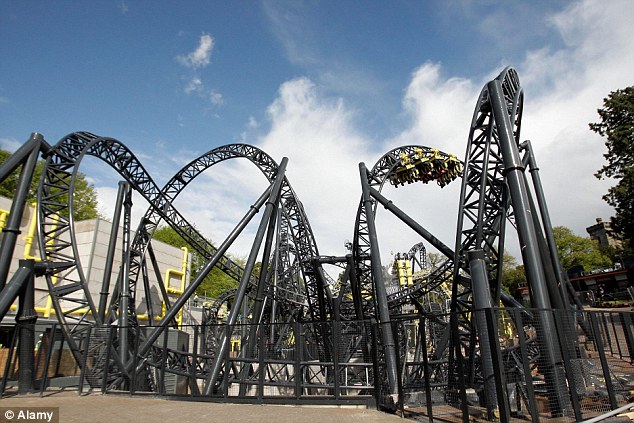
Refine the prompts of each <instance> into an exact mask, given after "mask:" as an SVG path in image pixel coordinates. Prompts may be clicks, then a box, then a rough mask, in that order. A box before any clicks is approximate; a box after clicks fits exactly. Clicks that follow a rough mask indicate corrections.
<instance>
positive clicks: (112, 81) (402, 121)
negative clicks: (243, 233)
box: [0, 0, 634, 256]
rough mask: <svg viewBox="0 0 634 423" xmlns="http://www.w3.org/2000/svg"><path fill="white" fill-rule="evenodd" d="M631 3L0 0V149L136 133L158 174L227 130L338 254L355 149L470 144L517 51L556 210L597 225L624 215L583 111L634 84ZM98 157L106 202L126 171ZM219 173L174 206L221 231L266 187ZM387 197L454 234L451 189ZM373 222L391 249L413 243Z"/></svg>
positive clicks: (232, 169)
mask: <svg viewBox="0 0 634 423" xmlns="http://www.w3.org/2000/svg"><path fill="white" fill-rule="evenodd" d="M631 16H634V3H632V2H631V1H627V0H623V1H620V0H613V1H609V2H602V1H599V0H583V1H534V2H519V1H494V0H482V1H459V0H455V1H451V0H450V1H428V2H427V1H178V2H176V1H132V0H125V1H123V0H112V1H92V2H85V1H8V0H0V146H2V147H3V148H8V149H14V148H15V147H16V146H17V145H19V144H20V143H21V142H23V141H24V140H26V139H27V138H28V136H29V134H30V133H31V132H33V131H37V132H41V133H42V134H43V135H44V136H45V138H46V139H47V140H48V141H49V142H50V143H55V142H57V140H59V139H60V138H61V137H62V136H64V135H65V134H67V133H70V132H74V131H78V130H85V131H90V132H93V133H96V134H99V135H103V136H109V137H113V138H117V139H119V140H120V141H122V142H123V143H125V144H126V145H128V146H129V147H130V148H131V149H132V150H133V151H134V152H135V154H136V155H137V156H138V157H139V158H140V159H141V160H142V162H143V163H144V164H145V166H146V167H147V168H148V170H149V171H150V173H151V174H153V175H154V176H155V178H156V180H157V181H158V182H159V183H162V182H165V181H166V180H167V179H169V177H171V175H172V174H173V173H175V172H176V171H177V170H178V169H179V168H180V167H181V166H183V165H184V164H185V163H187V162H188V161H189V160H192V159H194V158H195V157H197V156H198V155H200V154H202V153H204V152H205V151H207V150H210V149H212V148H214V147H217V146H220V145H223V144H227V143H232V142H245V143H249V144H254V145H257V146H259V147H261V148H262V149H264V150H265V151H267V152H268V153H269V154H270V155H272V156H273V157H274V158H276V160H277V161H278V162H279V161H280V160H281V158H282V157H283V156H288V157H289V159H290V162H289V167H288V177H289V179H290V181H291V183H292V184H293V187H294V189H295V191H296V193H297V194H298V195H299V197H300V199H301V200H302V201H303V203H304V205H305V208H306V210H307V213H308V217H309V219H310V220H311V224H312V226H313V229H314V232H315V234H316V237H317V241H318V245H319V247H320V250H321V252H322V253H324V254H342V253H344V251H343V247H342V246H343V241H344V240H345V239H350V238H351V236H352V231H353V225H354V215H355V212H356V207H357V203H358V197H359V194H360V187H359V182H358V168H357V165H358V163H359V162H360V161H365V162H366V163H367V164H368V165H369V166H371V165H372V164H373V163H374V162H375V161H376V160H377V159H378V158H379V157H380V156H381V155H382V154H383V153H384V152H386V151H387V150H389V149H390V148H393V147H396V146H398V145H404V144H422V145H427V146H432V147H437V148H440V149H442V150H444V151H447V152H450V153H455V154H457V155H458V156H459V157H462V156H463V155H464V150H465V142H466V138H467V135H468V129H469V124H470V119H471V114H472V113H473V107H474V105H475V101H476V99H477V95H478V93H479V91H480V89H481V88H482V85H483V84H484V83H485V82H486V81H488V80H490V79H492V78H493V77H495V76H496V75H497V74H498V73H499V72H500V71H501V70H502V69H503V68H504V67H505V66H507V65H511V66H514V67H515V68H516V69H517V70H518V72H519V75H520V79H521V81H522V83H523V86H524V89H525V91H526V102H525V115H524V121H523V138H526V139H528V138H530V139H531V140H532V141H533V144H534V146H535V149H536V151H537V161H538V163H539V165H540V169H541V172H542V178H543V180H544V185H545V190H546V194H547V196H548V199H549V206H550V208H551V212H552V215H553V216H552V218H553V223H554V224H555V225H565V226H569V227H571V228H572V229H573V230H574V231H575V232H577V233H578V234H581V235H584V236H585V235H586V234H585V231H584V228H585V227H586V226H589V225H591V224H592V223H593V222H594V219H595V218H596V217H603V218H604V219H607V218H608V217H609V216H610V214H611V210H610V208H609V207H607V205H605V203H604V202H603V201H602V200H601V195H602V194H603V193H604V192H605V191H606V190H607V187H608V186H609V185H610V182H609V181H603V182H602V181H598V180H596V178H594V177H593V176H592V175H593V173H594V172H596V170H598V169H599V168H600V167H601V165H602V163H603V158H602V154H603V152H604V146H603V143H602V141H601V139H600V138H598V137H597V136H596V135H595V134H593V133H591V132H590V131H589V130H588V126H587V123H588V122H592V121H596V120H597V119H598V116H597V114H596V109H597V108H598V107H600V106H601V103H602V99H603V97H605V96H606V95H607V94H608V93H609V92H610V91H612V90H615V89H618V88H624V87H625V86H628V85H631V84H632V83H633V82H634V81H633V78H632V76H631V75H632V69H633V68H634V66H633V65H634V47H633V46H632V43H631V40H633V39H634V30H633V29H632V28H631V26H632V25H631V23H630V22H628V19H629V18H631ZM87 166H88V167H86V168H85V169H82V170H83V171H84V173H86V174H87V175H88V176H89V177H90V178H91V180H92V181H93V182H94V183H95V185H96V186H97V188H98V192H99V194H100V199H101V207H102V211H103V212H104V214H105V215H106V216H108V215H109V214H110V212H109V207H110V204H111V202H112V198H114V195H115V193H116V181H113V180H112V178H111V177H109V176H108V174H107V171H104V170H103V169H100V168H99V165H98V164H95V163H93V164H90V163H88V164H87ZM209 173H210V175H209V176H207V177H206V178H205V179H204V180H201V181H200V182H198V183H197V184H195V186H192V189H191V192H188V193H187V195H184V196H183V199H182V201H181V203H182V204H179V209H182V210H183V212H184V213H186V215H188V216H189V218H190V219H191V220H192V221H194V222H196V225H197V226H198V227H199V228H201V229H202V230H203V231H204V232H205V233H206V235H207V236H210V237H212V238H213V239H214V240H217V239H222V238H223V234H225V233H226V232H227V231H228V230H229V228H230V227H231V226H232V225H233V224H234V223H235V221H236V219H237V217H238V216H240V215H242V214H243V213H244V211H245V209H244V204H246V203H245V202H247V203H248V202H249V201H252V197H253V196H254V195H255V197H257V195H258V194H259V192H258V190H259V189H260V188H261V187H263V184H262V183H261V182H259V181H258V182H253V181H252V178H254V180H255V179H257V175H255V174H253V173H249V171H248V170H244V169H243V168H242V167H239V166H226V167H223V168H222V171H217V172H212V171H210V172H209ZM247 175H248V176H247ZM456 185H457V184H456ZM390 195H393V196H394V197H395V198H396V199H399V200H401V202H402V203H403V204H407V205H408V206H410V207H411V209H410V211H409V212H410V213H411V214H412V215H414V216H415V217H416V218H418V219H419V220H420V221H421V223H423V225H424V226H426V227H427V228H428V229H430V230H431V231H432V232H434V233H436V234H437V235H438V236H439V237H440V238H441V239H443V241H445V243H447V244H448V245H453V238H454V232H455V219H456V214H457V203H458V197H457V189H456V187H449V188H447V189H446V190H443V191H442V192H441V191H440V190H438V189H435V188H433V187H423V186H421V187H412V188H409V187H408V188H407V190H402V191H394V192H393V193H390ZM210 199H213V201H210ZM218 204H221V206H218ZM403 208H405V209H407V207H403ZM140 213H142V211H141V212H140ZM380 219H382V220H384V223H383V225H384V226H385V227H386V228H388V229H384V230H383V231H384V235H383V237H382V242H383V243H384V244H385V245H386V247H384V248H383V249H384V250H385V252H384V256H386V255H389V252H390V251H391V252H396V251H407V250H409V247H410V246H411V245H413V244H414V243H416V242H417V241H418V240H417V239H416V237H413V236H411V235H395V234H396V233H400V231H395V230H392V225H393V223H392V222H391V221H390V220H389V218H388V217H381V218H380ZM247 245H248V241H244V242H243V244H242V246H238V247H237V248H238V250H239V252H243V251H244V250H245V249H246V246H247ZM509 249H510V250H511V251H512V252H514V255H519V253H517V249H516V248H515V247H512V246H511V247H510V248H509Z"/></svg>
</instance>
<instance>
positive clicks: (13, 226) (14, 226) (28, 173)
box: [0, 132, 44, 291]
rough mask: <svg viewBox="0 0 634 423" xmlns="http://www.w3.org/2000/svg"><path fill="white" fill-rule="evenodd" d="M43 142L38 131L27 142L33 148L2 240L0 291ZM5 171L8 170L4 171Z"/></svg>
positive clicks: (12, 204) (5, 279)
mask: <svg viewBox="0 0 634 423" xmlns="http://www.w3.org/2000/svg"><path fill="white" fill-rule="evenodd" d="M43 142H44V138H43V137H42V135H40V134H38V133H36V132H34V133H33V134H31V138H30V139H29V141H28V142H27V144H28V145H29V146H30V149H31V150H30V153H29V154H28V156H27V158H26V161H24V162H23V163H22V170H21V171H20V179H19V180H18V186H17V188H16V191H15V195H14V196H13V202H12V203H11V210H10V212H9V217H8V218H7V224H6V226H5V227H4V229H3V230H2V233H3V234H2V242H1V243H0V291H1V290H2V289H4V287H5V285H6V283H7V276H8V275H9V268H10V267H11V258H12V257H13V249H14V248H15V243H16V241H17V239H18V235H19V234H20V222H21V221H22V215H23V214H24V207H25V206H26V201H27V199H28V198H29V190H30V189H31V181H32V180H33V173H34V172H35V166H36V165H37V160H38V157H39V155H40V146H41V145H42V143H43ZM24 155H26V152H24ZM10 168H11V167H10V166H7V167H3V169H6V170H8V169H10ZM3 173H6V172H4V171H3ZM9 173H10V172H9ZM6 176H8V175H6Z"/></svg>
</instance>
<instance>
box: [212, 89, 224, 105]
mask: <svg viewBox="0 0 634 423" xmlns="http://www.w3.org/2000/svg"><path fill="white" fill-rule="evenodd" d="M209 101H211V104H213V105H214V106H222V105H223V104H224V102H225V99H224V97H223V96H222V94H220V93H219V92H218V91H216V90H211V91H210V92H209Z"/></svg>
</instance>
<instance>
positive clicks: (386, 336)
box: [359, 163, 398, 402]
mask: <svg viewBox="0 0 634 423" xmlns="http://www.w3.org/2000/svg"><path fill="white" fill-rule="evenodd" d="M359 174H360V176H361V189H362V191H363V205H364V208H365V216H366V220H367V225H368V235H369V238H370V246H371V250H370V255H371V257H370V261H371V263H372V279H373V280H374V294H375V296H376V303H377V307H378V318H379V319H378V320H379V324H380V325H381V334H382V341H383V350H384V354H385V365H386V367H387V369H386V372H387V377H388V383H389V390H390V395H392V398H393V399H394V397H395V396H397V395H398V366H397V362H396V347H395V344H394V335H393V333H392V324H391V321H390V309H389V306H388V302H387V291H386V289H385V281H384V280H383V266H382V265H381V254H380V252H379V240H378V237H377V233H376V225H375V222H374V211H373V210H372V198H371V196H370V184H369V183H368V170H367V169H366V167H365V163H359ZM394 402H396V401H394Z"/></svg>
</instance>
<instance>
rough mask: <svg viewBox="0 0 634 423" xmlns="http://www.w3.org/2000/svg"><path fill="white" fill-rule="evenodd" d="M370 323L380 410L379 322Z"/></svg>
mask: <svg viewBox="0 0 634 423" xmlns="http://www.w3.org/2000/svg"><path fill="white" fill-rule="evenodd" d="M368 324H369V325H370V336H371V337H372V339H371V341H372V373H373V374H374V399H375V400H376V409H377V410H379V409H380V408H381V379H380V377H379V354H378V351H377V350H378V348H379V342H378V339H377V337H378V334H377V327H378V323H377V322H376V321H369V322H368Z"/></svg>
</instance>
